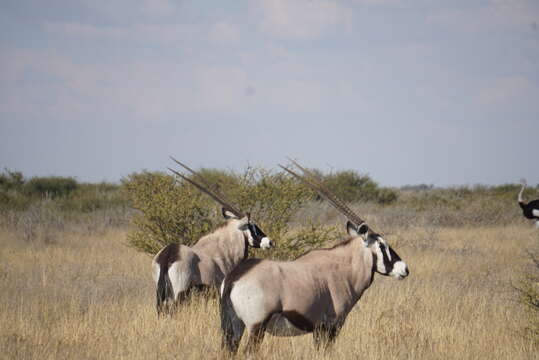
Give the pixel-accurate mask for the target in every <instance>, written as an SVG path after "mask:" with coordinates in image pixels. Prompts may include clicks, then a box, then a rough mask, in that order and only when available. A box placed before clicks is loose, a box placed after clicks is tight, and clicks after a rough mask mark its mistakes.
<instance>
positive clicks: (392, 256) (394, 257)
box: [388, 246, 401, 263]
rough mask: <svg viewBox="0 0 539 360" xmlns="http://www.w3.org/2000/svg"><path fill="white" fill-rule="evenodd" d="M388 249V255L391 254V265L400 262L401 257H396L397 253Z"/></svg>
mask: <svg viewBox="0 0 539 360" xmlns="http://www.w3.org/2000/svg"><path fill="white" fill-rule="evenodd" d="M388 249H389V254H391V261H392V262H393V263H396V262H397V261H401V257H400V256H399V255H397V253H396V252H395V251H394V250H393V249H392V248H391V247H390V246H388Z"/></svg>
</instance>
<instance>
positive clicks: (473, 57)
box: [0, 0, 539, 186]
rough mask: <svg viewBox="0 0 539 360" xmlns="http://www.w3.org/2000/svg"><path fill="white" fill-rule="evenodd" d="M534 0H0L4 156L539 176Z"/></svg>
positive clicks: (34, 167)
mask: <svg viewBox="0 0 539 360" xmlns="http://www.w3.org/2000/svg"><path fill="white" fill-rule="evenodd" d="M538 135H539V1H536V0H483V1H432V0H417V1H410V0H406V1H405V0H335V1H329V0H310V1H309V0H297V1H294V0H288V1H286V0H251V1H227V2H225V1H194V0H191V1H188V0H107V1H98V0H78V1H74V0H73V1H68V0H48V1H41V0H2V2H1V3H0V167H7V168H9V169H12V170H19V171H23V172H24V173H25V174H26V175H28V176H33V175H62V176H75V177H77V179H79V180H82V181H101V180H107V181H118V180H119V179H120V178H121V177H123V176H125V175H128V174H130V173H132V172H135V171H141V170H143V169H148V170H164V169H165V168H166V166H170V165H171V162H170V160H169V159H168V156H169V155H173V156H175V157H177V158H179V159H181V160H182V161H185V162H186V163H188V164H190V165H192V166H193V167H201V166H203V167H216V168H222V169H235V170H241V169H243V168H245V166H246V165H247V164H250V165H261V166H265V167H270V168H275V165H276V164H277V163H279V162H281V163H282V162H286V160H285V157H286V156H292V157H295V158H297V159H299V160H300V161H301V162H302V163H304V164H305V165H307V166H309V167H316V168H319V169H321V170H325V171H329V170H340V169H354V170H357V171H359V172H361V173H368V174H369V175H371V176H372V177H373V178H374V179H375V180H376V181H378V182H380V183H381V184H383V185H395V186H399V185H404V184H417V183H433V184H435V185H442V186H443V185H456V184H476V183H483V184H500V183H506V182H515V181H517V180H518V179H519V178H521V177H525V178H527V179H528V182H529V183H530V184H536V183H538V182H539V161H538V159H537V155H538V154H539V141H537V138H538Z"/></svg>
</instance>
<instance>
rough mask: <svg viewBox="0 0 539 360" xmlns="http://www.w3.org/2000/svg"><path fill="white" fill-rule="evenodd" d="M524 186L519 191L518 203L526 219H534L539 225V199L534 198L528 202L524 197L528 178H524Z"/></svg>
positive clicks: (538, 225)
mask: <svg viewBox="0 0 539 360" xmlns="http://www.w3.org/2000/svg"><path fill="white" fill-rule="evenodd" d="M521 182H522V188H521V189H520V192H519V193H518V204H519V205H520V208H521V209H522V214H523V215H524V217H525V218H526V219H530V220H534V221H535V224H536V226H537V227H539V199H537V200H532V201H530V202H528V203H526V202H525V201H524V199H523V197H522V195H523V193H524V189H526V186H527V183H526V180H524V179H522V180H521Z"/></svg>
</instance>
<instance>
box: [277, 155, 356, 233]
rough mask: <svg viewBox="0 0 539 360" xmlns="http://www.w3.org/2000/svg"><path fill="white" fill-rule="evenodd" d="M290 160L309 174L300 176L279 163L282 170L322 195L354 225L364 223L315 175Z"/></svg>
mask: <svg viewBox="0 0 539 360" xmlns="http://www.w3.org/2000/svg"><path fill="white" fill-rule="evenodd" d="M292 162H293V163H294V164H295V165H296V166H298V167H299V168H300V169H301V170H302V171H303V172H304V173H306V174H309V175H310V176H309V177H307V176H301V175H299V174H297V173H295V172H294V171H292V170H290V169H288V168H286V167H284V166H282V165H279V166H280V167H281V168H282V169H283V170H285V171H286V172H288V173H289V174H291V175H293V176H294V177H296V178H298V179H299V180H301V181H303V182H304V183H305V184H307V185H308V186H309V187H311V188H312V189H313V190H315V191H316V192H317V193H318V194H320V196H322V197H323V198H324V199H326V200H327V201H329V203H330V204H331V205H333V207H334V208H335V209H337V210H338V211H340V212H341V213H342V214H343V215H344V216H346V218H347V219H348V220H350V221H351V222H352V223H354V225H356V226H360V225H361V224H363V223H364V221H363V220H362V219H361V218H360V217H359V216H358V215H357V214H356V213H354V212H353V211H352V210H351V209H350V208H349V207H348V206H347V205H346V204H345V203H344V202H343V201H342V200H341V199H339V198H338V197H337V196H336V195H335V194H333V193H332V192H331V191H329V189H327V188H326V187H325V186H324V185H323V184H322V183H321V182H320V181H319V180H318V179H317V178H316V177H315V175H314V174H313V173H311V172H310V171H308V170H306V169H303V168H302V167H301V166H300V165H299V164H297V163H296V162H295V161H293V160H292Z"/></svg>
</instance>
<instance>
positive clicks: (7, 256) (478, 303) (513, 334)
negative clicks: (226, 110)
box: [0, 168, 539, 359]
mask: <svg viewBox="0 0 539 360" xmlns="http://www.w3.org/2000/svg"><path fill="white" fill-rule="evenodd" d="M201 173H202V174H203V175H204V177H205V178H206V179H207V180H209V182H210V183H211V184H213V186H214V188H215V189H217V190H218V191H221V192H223V193H225V194H226V196H227V198H228V199H230V201H231V202H232V203H234V205H236V206H237V207H239V208H241V209H242V210H243V211H244V212H250V213H251V214H252V216H253V218H254V219H255V220H256V221H257V223H258V224H259V225H260V226H261V227H262V228H263V229H264V231H265V232H266V233H267V234H268V235H269V236H271V237H272V238H273V239H274V240H276V242H277V248H276V249H275V250H273V251H271V252H268V251H266V252H262V251H261V252H258V253H257V254H256V256H263V257H272V258H279V259H288V258H293V257H295V256H297V255H298V254H300V253H302V252H304V251H306V250H308V249H309V248H312V247H319V246H326V245H330V244H332V243H334V242H335V241H338V240H339V239H340V238H342V237H343V236H344V218H343V217H342V216H341V215H339V213H338V212H337V211H335V210H334V209H333V208H331V207H330V206H329V205H328V204H327V203H325V202H323V201H322V200H321V199H319V198H318V197H317V196H316V195H315V194H314V193H312V192H311V191H309V190H307V189H306V188H305V187H303V186H302V185H301V184H299V183H298V182H297V181H295V180H293V179H292V178H290V177H289V176H287V175H284V174H283V173H281V172H272V171H268V170H266V169H260V168H248V169H246V170H245V171H244V172H242V173H233V172H227V171H221V170H215V169H204V170H202V171H201ZM319 174H320V176H321V179H322V181H323V182H324V183H325V184H326V185H327V186H328V187H329V188H331V189H332V190H333V191H334V192H335V193H337V194H338V195H339V196H341V197H343V198H345V199H347V200H349V201H350V203H351V206H352V208H353V209H355V210H357V211H358V213H359V214H361V215H362V217H364V218H365V219H366V220H367V221H368V223H369V224H370V225H371V226H372V227H373V228H375V229H376V230H377V231H380V232H382V233H384V234H385V238H386V240H387V241H388V242H389V243H390V244H391V245H392V246H393V247H394V248H395V249H396V250H397V251H398V252H399V254H400V255H401V256H402V257H403V259H405V260H406V261H407V263H408V265H409V266H410V270H411V275H410V277H409V278H408V279H406V280H404V281H400V282H399V281H395V280H393V279H388V278H383V277H380V276H378V277H376V279H375V281H374V283H373V285H372V287H371V289H369V290H368V291H367V293H366V295H365V296H364V298H363V299H362V300H361V301H360V303H359V304H358V305H357V306H356V308H355V309H354V311H353V312H352V314H351V315H350V317H349V319H348V320H347V323H346V324H345V327H344V329H343V330H342V333H341V335H340V337H339V338H338V340H337V342H336V344H335V346H334V348H333V350H332V351H331V352H329V353H326V354H324V353H316V352H315V351H314V350H313V349H312V346H311V338H310V337H308V336H305V337H299V338H274V337H271V336H267V337H266V339H265V340H264V344H263V346H262V347H261V352H260V354H259V355H260V358H267V359H280V358H298V359H306V358H309V359H325V358H327V359H334V358H357V357H365V358H369V359H378V358H380V359H381V358H384V359H386V358H410V359H417V358H424V359H463V358H474V359H476V358H485V359H487V358H488V359H492V358H499V359H508V358H511V359H531V358H536V356H537V355H536V354H537V353H539V285H538V284H539V262H538V258H539V232H538V231H537V230H536V229H534V228H533V226H532V225H531V224H530V223H529V222H527V221H526V220H525V219H523V218H522V216H521V212H520V209H519V207H518V205H517V203H516V195H517V193H518V190H519V189H520V187H519V186H518V185H515V184H507V185H503V186H483V185H477V186H459V187H450V188H435V187H433V186H431V185H416V186H405V187H402V188H385V187H381V186H379V185H378V184H377V183H376V182H375V181H374V180H373V179H371V178H370V177H369V176H368V175H364V174H358V173H356V172H354V171H342V172H334V173H331V174H322V173H320V172H319ZM524 195H525V197H526V198H528V199H531V198H539V187H537V186H536V187H535V188H533V187H531V188H528V189H527V190H526V193H525V194H524ZM220 222H222V217H221V213H220V208H219V206H217V205H216V204H215V203H214V202H213V201H212V200H210V199H209V198H208V197H207V196H206V195H202V194H201V193H200V192H198V191H196V190H195V189H193V188H192V187H191V186H188V185H187V184H185V183H184V182H182V181H179V180H178V179H175V178H174V177H172V176H171V175H169V174H166V173H155V172H141V173H135V174H131V175H129V176H127V177H126V178H125V179H123V181H122V183H121V184H109V183H101V184H87V183H81V182H79V181H77V180H76V179H74V178H62V177H45V178H43V177H40V178H30V179H27V178H25V177H24V176H23V174H21V173H19V172H16V171H9V170H5V171H3V172H2V173H0V249H1V250H0V284H1V288H2V292H1V293H0V324H1V325H0V348H2V349H3V352H2V355H3V356H5V357H6V358H30V359H32V358H40V359H43V358H51V359H58V358H83V359H86V358H88V359H90V358H91V359H94V358H99V359H103V358H106V359H108V358H144V359H147V358H193V359H198V358H220V357H221V355H220V353H219V345H220V344H219V343H220V340H219V339H220V333H219V314H218V304H217V301H218V300H217V299H215V298H209V299H204V298H196V299H193V301H192V302H191V303H190V304H188V305H187V306H186V307H185V308H184V309H183V310H182V311H181V312H180V313H179V314H177V315H176V316H174V317H172V318H167V319H160V320H159V319H157V316H156V314H155V307H154V305H155V304H154V301H155V299H154V285H153V281H152V280H151V274H150V261H151V256H150V255H151V254H152V253H154V252H155V251H157V250H158V249H159V248H160V247H162V246H163V245H164V244H167V243H171V242H181V243H184V244H192V243H193V242H194V241H196V239H197V238H198V237H199V236H201V235H202V234H204V233H207V232H208V231H210V229H211V228H213V227H214V226H215V225H216V224H218V223H220Z"/></svg>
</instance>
